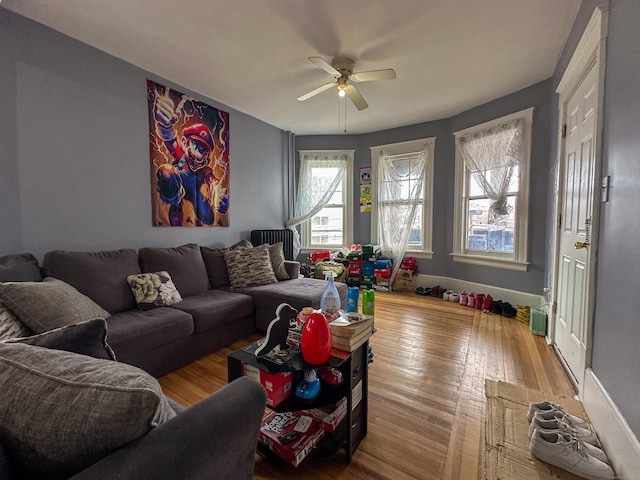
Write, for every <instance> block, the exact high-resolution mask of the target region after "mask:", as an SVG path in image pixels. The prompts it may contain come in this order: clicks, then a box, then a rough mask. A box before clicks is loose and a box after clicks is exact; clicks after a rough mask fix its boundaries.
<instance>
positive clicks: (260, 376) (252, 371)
mask: <svg viewBox="0 0 640 480" xmlns="http://www.w3.org/2000/svg"><path fill="white" fill-rule="evenodd" d="M242 375H243V376H245V377H249V378H253V379H254V380H255V381H256V382H259V383H260V385H262V387H263V388H264V390H265V392H267V405H269V406H270V407H272V408H275V407H277V406H278V405H280V404H281V403H282V402H283V401H284V400H285V399H286V398H287V397H288V396H289V395H291V393H292V389H291V385H292V378H293V375H291V372H283V373H273V374H272V373H268V372H264V371H262V370H260V369H259V368H257V367H253V366H251V365H247V364H245V363H243V364H242Z"/></svg>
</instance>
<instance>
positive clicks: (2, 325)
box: [0, 302, 33, 341]
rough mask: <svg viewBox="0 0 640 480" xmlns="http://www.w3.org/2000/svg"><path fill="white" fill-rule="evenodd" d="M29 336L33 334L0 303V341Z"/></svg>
mask: <svg viewBox="0 0 640 480" xmlns="http://www.w3.org/2000/svg"><path fill="white" fill-rule="evenodd" d="M29 335H33V332H32V331H31V330H29V329H28V328H27V326H26V325H25V324H24V323H22V322H21V321H20V320H18V317H16V316H15V315H14V314H13V313H11V310H9V309H8V308H7V307H5V306H4V304H3V303H2V302H0V341H2V340H7V339H9V338H18V337H28V336H29Z"/></svg>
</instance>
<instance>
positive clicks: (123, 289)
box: [42, 249, 141, 313]
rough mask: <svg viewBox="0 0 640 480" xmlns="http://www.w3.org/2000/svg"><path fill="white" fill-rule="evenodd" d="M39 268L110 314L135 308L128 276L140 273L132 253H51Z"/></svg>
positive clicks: (112, 251) (136, 256) (136, 255)
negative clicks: (65, 283)
mask: <svg viewBox="0 0 640 480" xmlns="http://www.w3.org/2000/svg"><path fill="white" fill-rule="evenodd" d="M42 268H43V270H44V272H45V275H47V276H49V277H55V278H59V279H60V280H62V281H64V282H67V283H68V284H69V285H72V286H74V287H75V288H76V289H78V291H79V292H80V293H83V294H85V295H86V296H88V297H89V298H91V299H92V300H93V301H94V302H96V303H97V304H98V305H100V306H101V307H102V308H104V309H105V310H107V311H109V312H111V313H116V312H122V311H124V310H131V309H132V308H136V301H135V299H134V298H133V294H132V293H131V289H130V288H129V285H128V284H127V275H133V274H135V273H141V272H140V265H139V264H138V253H137V252H136V251H135V250H132V249H121V250H108V251H101V252H65V251H62V250H54V251H51V252H47V253H46V254H45V256H44V260H43V261H42Z"/></svg>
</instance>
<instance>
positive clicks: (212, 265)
mask: <svg viewBox="0 0 640 480" xmlns="http://www.w3.org/2000/svg"><path fill="white" fill-rule="evenodd" d="M251 247H253V245H251V242H250V241H248V240H240V241H239V242H236V243H234V244H233V245H231V246H230V247H228V248H209V247H200V252H201V253H202V259H203V260H204V265H205V267H206V268H207V276H208V277H209V285H211V288H220V287H228V286H229V271H228V270H227V264H226V262H225V261H224V252H228V251H229V250H237V249H241V248H251Z"/></svg>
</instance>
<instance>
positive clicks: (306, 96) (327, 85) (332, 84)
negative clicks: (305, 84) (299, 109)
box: [298, 82, 336, 102]
mask: <svg viewBox="0 0 640 480" xmlns="http://www.w3.org/2000/svg"><path fill="white" fill-rule="evenodd" d="M335 85H336V82H329V83H325V84H324V85H322V86H321V87H318V88H316V89H314V90H311V91H310V92H309V93H305V94H304V95H300V96H299V97H298V100H299V101H300V102H304V101H305V100H307V99H309V98H311V97H313V96H315V95H317V94H319V93H322V92H324V91H325V90H328V89H329V88H331V87H335Z"/></svg>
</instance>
